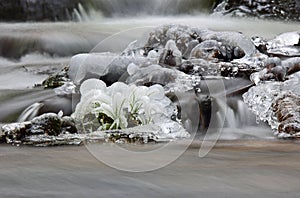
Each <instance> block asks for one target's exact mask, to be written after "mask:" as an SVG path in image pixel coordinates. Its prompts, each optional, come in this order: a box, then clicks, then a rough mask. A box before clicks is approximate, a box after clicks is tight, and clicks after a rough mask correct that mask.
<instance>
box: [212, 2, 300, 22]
mask: <svg viewBox="0 0 300 198" xmlns="http://www.w3.org/2000/svg"><path fill="white" fill-rule="evenodd" d="M299 10H300V2H299V1H298V0H276V1H274V0H257V1H248V0H224V1H223V2H221V3H220V4H219V5H218V6H217V7H216V9H215V10H214V14H221V15H229V16H236V17H245V16H250V17H257V18H266V19H275V20H293V21H298V20H299V19H300V12H299Z"/></svg>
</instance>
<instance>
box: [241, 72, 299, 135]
mask: <svg viewBox="0 0 300 198" xmlns="http://www.w3.org/2000/svg"><path fill="white" fill-rule="evenodd" d="M299 84H300V78H299V76H292V77H291V79H290V80H287V81H284V82H276V81H269V82H260V83H259V84H258V85H257V86H255V87H252V88H251V89H249V91H248V92H247V93H245V94H244V95H243V98H244V101H245V103H246V104H247V105H248V107H249V108H250V109H251V110H252V111H253V112H254V113H255V114H256V115H257V120H262V121H264V122H267V123H268V124H269V125H270V126H271V128H272V129H273V130H274V132H275V134H276V135H278V136H279V137H295V136H298V135H299V134H298V132H299V131H298V129H299V128H300V125H299V123H298V121H299V118H300V116H299V108H298V104H299V97H300V89H299Z"/></svg>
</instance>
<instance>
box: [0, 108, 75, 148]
mask: <svg viewBox="0 0 300 198" xmlns="http://www.w3.org/2000/svg"><path fill="white" fill-rule="evenodd" d="M1 130H2V139H3V138H5V142H6V143H13V144H14V143H21V142H23V140H24V139H25V138H30V136H37V135H42V136H47V137H51V136H58V135H60V134H62V133H76V132H77V129H76V127H75V122H74V120H73V119H72V118H70V117H63V118H61V117H60V115H58V114H54V113H47V114H43V115H41V116H39V117H35V118H34V119H32V120H31V121H28V122H21V123H12V124H7V125H4V126H2V127H1Z"/></svg>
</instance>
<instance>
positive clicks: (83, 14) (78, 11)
mask: <svg viewBox="0 0 300 198" xmlns="http://www.w3.org/2000/svg"><path fill="white" fill-rule="evenodd" d="M71 20H73V21H79V22H83V21H88V20H90V16H89V13H88V11H87V10H86V9H85V8H84V7H83V5H82V4H81V3H78V6H77V8H74V9H73V14H72V18H71Z"/></svg>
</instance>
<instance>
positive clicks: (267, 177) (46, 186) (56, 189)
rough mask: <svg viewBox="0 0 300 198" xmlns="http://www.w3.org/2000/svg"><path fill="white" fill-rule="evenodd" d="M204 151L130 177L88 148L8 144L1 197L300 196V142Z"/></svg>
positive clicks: (234, 144)
mask: <svg viewBox="0 0 300 198" xmlns="http://www.w3.org/2000/svg"><path fill="white" fill-rule="evenodd" d="M178 146H180V143H178ZM136 148H138V147H136ZM198 149H199V143H197V142H195V143H193V144H192V145H191V146H190V147H189V149H188V150H187V151H186V152H185V153H184V155H182V156H181V157H180V158H179V159H178V160H176V161H175V162H174V163H172V164H170V165H169V166H167V167H164V168H161V169H159V170H157V171H152V172H145V173H128V172H122V171H118V170H115V169H113V168H110V167H108V166H106V165H104V164H103V163H101V162H99V161H98V160H97V159H95V158H94V157H93V156H92V155H91V154H90V153H89V152H88V151H87V149H86V148H85V147H84V146H81V147H72V146H71V147H51V148H33V147H26V146H21V147H11V146H3V145H2V146H1V147H0V153H1V154H0V156H1V162H0V164H1V166H0V177H1V180H0V194H1V197H214V198H215V197H297V196H298V195H299V193H300V190H299V185H300V179H299V177H300V153H299V149H300V144H299V143H292V142H281V141H257V140H256V141H221V142H218V144H217V145H216V146H215V148H214V149H213V150H212V151H211V152H210V153H209V154H208V155H207V156H206V157H205V158H199V157H198ZM159 157H162V158H163V157H164V156H163V155H161V156H159ZM149 160H153V159H149Z"/></svg>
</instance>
